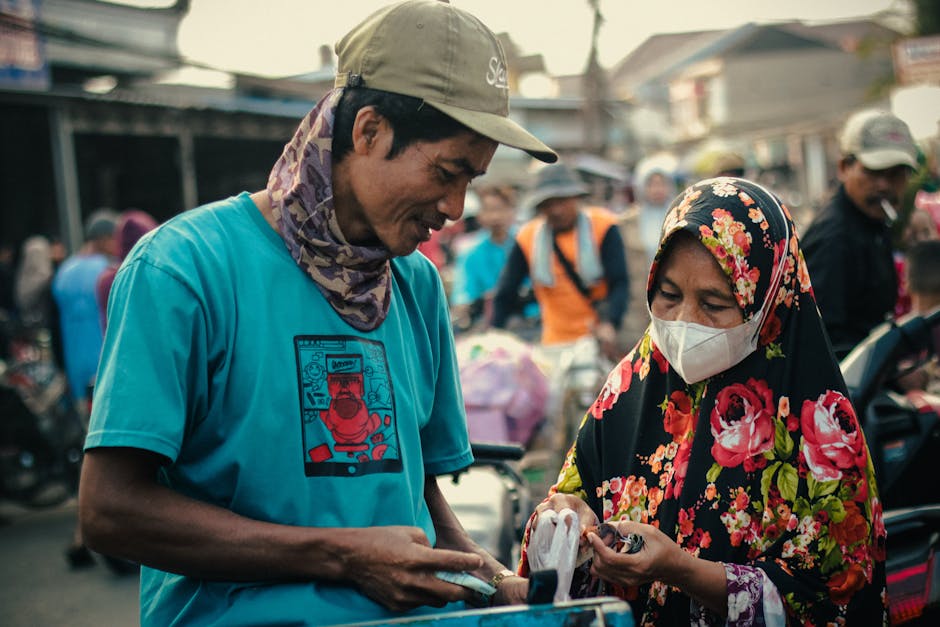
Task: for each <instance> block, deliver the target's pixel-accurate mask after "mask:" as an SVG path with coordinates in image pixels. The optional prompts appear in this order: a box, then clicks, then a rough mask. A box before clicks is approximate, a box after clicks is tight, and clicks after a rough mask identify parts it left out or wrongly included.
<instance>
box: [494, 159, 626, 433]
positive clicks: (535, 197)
mask: <svg viewBox="0 0 940 627" xmlns="http://www.w3.org/2000/svg"><path fill="white" fill-rule="evenodd" d="M587 195H588V191H587V188H586V186H585V185H584V184H583V182H582V181H581V180H580V178H578V175H577V174H576V173H575V172H574V171H573V170H572V169H571V168H569V167H568V166H566V165H564V164H552V165H549V166H545V167H543V168H542V169H541V170H539V172H538V173H537V175H536V180H535V184H534V186H533V188H532V190H531V191H530V192H529V194H528V196H527V198H526V199H525V200H524V201H523V203H522V205H523V208H524V209H525V208H533V209H534V211H535V214H536V215H535V217H534V218H532V219H531V220H529V221H528V222H526V223H525V224H523V225H522V227H521V228H520V229H519V231H518V233H517V234H516V238H515V244H514V245H513V247H512V250H511V251H510V253H509V258H508V259H507V261H506V265H505V266H503V270H502V273H501V275H500V278H499V282H498V284H497V288H496V294H495V296H494V298H493V316H492V320H491V325H492V326H493V327H496V328H505V327H506V324H507V322H508V320H509V318H510V317H511V315H512V313H513V312H514V311H515V310H516V308H517V299H518V294H519V287H520V285H521V284H522V282H523V280H524V279H525V278H526V277H528V278H530V279H531V281H532V290H533V293H534V295H535V300H536V301H537V302H538V305H539V311H540V312H541V316H542V336H541V344H542V347H541V348H542V349H543V350H542V355H543V356H544V361H545V363H546V366H547V367H548V368H550V369H551V373H550V377H551V378H552V379H553V381H554V383H555V384H554V385H552V386H551V388H552V390H553V391H554V393H555V394H559V395H563V394H564V391H565V388H566V386H567V387H569V388H570V387H571V383H572V379H573V378H574V375H575V373H573V372H572V370H573V369H576V368H578V367H579V365H580V364H582V363H584V362H589V363H588V364H587V365H590V362H593V365H594V366H598V367H599V368H595V369H599V370H601V371H603V370H605V369H606V368H604V367H600V366H602V365H603V359H605V358H606V359H607V360H609V361H611V362H613V363H617V362H618V361H620V359H621V358H622V357H623V354H624V352H625V351H624V350H623V349H622V347H620V346H618V343H617V330H618V328H619V327H620V323H621V321H622V320H623V317H624V314H626V311H627V305H628V301H629V287H630V286H629V278H628V274H627V261H626V252H625V248H624V244H623V238H622V236H621V234H620V229H619V228H618V226H617V224H618V222H617V216H616V214H614V213H613V212H612V211H609V210H608V209H605V208H602V207H591V206H586V205H585V203H584V200H583V199H584V197H585V196H587ZM590 387H592V388H593V385H592V386H590ZM592 391H596V390H592ZM559 401H560V397H559V398H556V399H554V400H553V401H550V403H549V407H550V408H551V409H550V412H552V411H558V403H559ZM559 418H560V419H562V420H563V421H564V422H569V421H579V420H580V418H581V416H580V415H578V416H573V415H572V416H563V417H559Z"/></svg>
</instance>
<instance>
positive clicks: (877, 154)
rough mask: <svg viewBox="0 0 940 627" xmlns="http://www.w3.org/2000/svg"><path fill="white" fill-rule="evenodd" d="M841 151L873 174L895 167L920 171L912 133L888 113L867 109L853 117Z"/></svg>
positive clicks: (845, 130)
mask: <svg viewBox="0 0 940 627" xmlns="http://www.w3.org/2000/svg"><path fill="white" fill-rule="evenodd" d="M840 148H841V150H842V154H843V155H854V156H855V158H856V159H858V160H859V161H860V162H861V163H862V165H863V166H865V167H866V168H868V169H870V170H885V169H887V168H893V167H894V166H896V165H906V166H909V167H910V168H913V169H917V144H916V143H915V142H914V138H913V137H912V136H911V130H910V129H909V128H908V126H907V124H905V123H904V122H903V121H902V120H901V119H900V118H898V117H897V116H895V115H893V114H891V113H889V112H888V111H883V110H880V109H867V110H865V111H859V112H858V113H856V114H854V115H852V116H851V117H850V118H849V119H848V120H847V121H846V123H845V127H844V128H843V131H842V137H841V140H840Z"/></svg>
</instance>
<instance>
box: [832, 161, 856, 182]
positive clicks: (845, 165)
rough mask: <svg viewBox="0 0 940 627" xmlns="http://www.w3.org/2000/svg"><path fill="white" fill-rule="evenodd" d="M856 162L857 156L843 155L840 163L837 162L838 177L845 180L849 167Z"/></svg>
mask: <svg viewBox="0 0 940 627" xmlns="http://www.w3.org/2000/svg"><path fill="white" fill-rule="evenodd" d="M854 164H855V157H852V156H848V157H842V158H841V159H839V163H838V164H837V168H836V178H838V179H839V180H840V181H844V180H845V175H846V173H847V172H848V171H849V168H851V167H852V165H854Z"/></svg>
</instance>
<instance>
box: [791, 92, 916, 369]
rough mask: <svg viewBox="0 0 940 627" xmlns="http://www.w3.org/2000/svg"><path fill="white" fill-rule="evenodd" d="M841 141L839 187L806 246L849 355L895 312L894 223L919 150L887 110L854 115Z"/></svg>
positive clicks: (821, 298) (834, 338) (833, 330)
mask: <svg viewBox="0 0 940 627" xmlns="http://www.w3.org/2000/svg"><path fill="white" fill-rule="evenodd" d="M839 148H840V152H841V157H840V159H839V163H838V175H839V188H838V189H837V190H836V192H835V194H834V195H833V196H832V198H831V199H830V200H829V202H828V204H827V205H826V206H825V207H823V209H822V210H821V211H820V212H819V213H818V214H817V215H816V217H815V218H814V219H813V222H812V223H811V224H810V226H809V228H807V230H806V234H805V236H804V237H803V242H802V246H803V254H804V255H805V256H806V263H807V265H808V267H809V272H810V277H811V278H812V281H813V286H814V289H815V293H816V300H817V304H818V305H819V310H820V312H821V313H822V317H823V322H824V323H825V325H826V331H827V332H828V333H829V339H830V341H831V342H832V345H833V349H834V350H835V352H836V355H837V356H839V357H842V356H844V355H845V354H847V353H848V352H849V351H850V350H851V349H852V348H853V347H854V346H855V345H856V344H858V343H859V342H860V341H862V340H863V339H864V338H865V337H866V336H867V335H868V333H869V332H870V331H871V330H872V329H873V328H874V327H875V326H877V325H879V324H881V323H882V322H884V321H885V319H886V318H887V317H889V316H890V315H891V314H892V312H893V311H894V305H895V302H896V301H897V299H898V277H897V271H896V269H895V264H894V251H893V247H892V241H891V225H892V223H893V222H894V221H895V220H896V219H897V214H898V212H899V211H900V203H901V198H902V197H903V194H904V190H905V188H906V187H907V183H908V180H909V179H910V176H911V173H912V172H913V170H914V168H916V167H917V155H918V149H917V144H916V143H915V142H914V139H913V137H912V136H911V131H910V129H909V128H908V126H907V124H906V123H905V122H904V121H903V120H901V119H900V118H898V117H897V116H896V115H894V114H892V113H890V112H888V111H884V110H881V109H865V110H862V111H859V112H857V113H855V114H853V115H852V116H850V117H849V118H848V119H847V120H846V122H845V125H844V126H843V129H842V133H841V135H840V137H839Z"/></svg>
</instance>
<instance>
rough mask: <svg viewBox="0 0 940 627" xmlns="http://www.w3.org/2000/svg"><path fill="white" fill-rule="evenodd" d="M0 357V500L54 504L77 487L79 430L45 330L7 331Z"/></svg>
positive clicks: (81, 429) (82, 432)
mask: <svg viewBox="0 0 940 627" xmlns="http://www.w3.org/2000/svg"><path fill="white" fill-rule="evenodd" d="M6 326H7V329H6V332H5V334H4V335H5V336H6V338H7V347H8V350H7V359H5V360H0V498H4V499H8V500H11V501H14V502H16V503H18V504H20V505H24V506H27V507H46V506H51V505H57V504H59V503H61V502H62V501H64V500H65V499H67V498H69V497H71V496H74V495H75V494H76V493H77V491H78V477H79V470H80V465H81V459H82V445H83V442H84V438H85V428H84V424H83V423H82V420H81V417H80V416H79V414H78V411H77V410H76V408H75V407H74V405H73V403H72V400H71V397H70V395H69V393H68V386H67V384H66V379H65V375H64V373H63V372H62V370H61V369H60V368H59V367H58V366H57V365H56V363H55V361H54V359H53V356H52V350H51V336H50V334H49V332H48V330H46V329H38V330H29V329H12V330H11V323H10V322H9V321H7V325H6Z"/></svg>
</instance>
